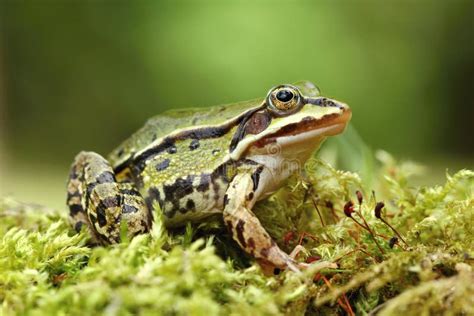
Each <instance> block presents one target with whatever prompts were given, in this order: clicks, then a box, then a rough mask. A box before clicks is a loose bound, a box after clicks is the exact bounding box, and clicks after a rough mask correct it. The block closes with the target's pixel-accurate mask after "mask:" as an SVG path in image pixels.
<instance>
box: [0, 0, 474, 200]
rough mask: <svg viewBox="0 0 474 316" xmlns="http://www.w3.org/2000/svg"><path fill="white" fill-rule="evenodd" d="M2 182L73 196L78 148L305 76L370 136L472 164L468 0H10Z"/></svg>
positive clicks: (51, 196) (471, 9)
mask: <svg viewBox="0 0 474 316" xmlns="http://www.w3.org/2000/svg"><path fill="white" fill-rule="evenodd" d="M0 12H1V13H0V146H1V148H0V153H1V154H0V181H1V182H0V195H1V196H3V195H12V196H14V197H17V198H20V199H22V200H26V201H36V202H39V203H44V204H48V205H52V206H55V207H63V206H62V205H63V200H64V195H65V194H64V193H65V190H64V186H65V181H66V176H67V173H68V169H69V165H70V163H71V161H72V159H73V157H74V155H75V154H76V153H77V152H78V151H80V150H82V149H87V150H94V151H97V152H99V153H102V154H106V153H108V152H109V151H110V150H111V149H113V148H114V147H115V146H116V145H117V144H118V143H120V142H121V141H122V140H123V139H124V138H126V137H127V136H128V135H130V133H132V132H133V131H134V130H136V129H137V128H139V127H140V126H141V125H142V124H143V122H144V121H145V120H146V119H147V118H148V117H150V116H152V115H155V114H157V113H159V112H161V111H163V110H165V109H171V108H177V107H189V106H207V105H214V104H219V103H229V102H235V101H239V100H246V99H250V98H254V97H259V96H264V95H265V93H266V92H267V90H268V89H269V88H270V87H271V86H273V85H275V84H279V83H288V82H294V81H298V80H301V79H307V80H311V81H313V82H315V83H316V84H317V85H318V86H319V87H320V88H321V90H322V91H323V94H324V95H327V96H331V97H334V98H336V99H339V100H343V101H345V102H347V103H348V104H349V105H350V106H351V107H352V109H353V113H354V115H353V126H354V127H355V128H356V129H357V130H358V131H359V133H360V134H361V136H362V138H363V139H364V141H365V142H366V143H367V144H368V145H369V146H370V147H371V148H373V149H377V148H383V149H385V150H387V151H389V152H391V153H393V154H394V155H395V156H396V157H400V158H412V159H415V160H417V161H420V162H421V163H423V164H426V165H428V166H429V168H430V169H429V171H430V174H432V175H435V179H437V176H436V175H440V174H443V173H444V171H445V169H446V168H449V170H451V171H455V170H456V169H459V168H462V167H471V168H472V167H473V161H474V159H473V157H474V135H473V127H472V126H473V124H474V98H473V96H472V93H473V88H474V40H473V39H474V37H473V31H474V2H473V1H469V0H466V1H458V0H453V1H436V0H432V1H429V0H425V1H377V0H368V1H334V0H328V1H239V2H233V1H189V2H184V1H168V2H162V1H130V2H125V1H124V2H119V1H113V2H112V1H63V2H61V1H1V2H0Z"/></svg>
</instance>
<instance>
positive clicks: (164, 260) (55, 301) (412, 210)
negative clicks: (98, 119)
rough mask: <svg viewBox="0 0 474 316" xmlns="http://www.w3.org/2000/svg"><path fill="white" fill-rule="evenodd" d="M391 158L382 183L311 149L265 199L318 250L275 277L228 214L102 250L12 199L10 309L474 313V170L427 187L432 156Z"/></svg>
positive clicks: (50, 215) (5, 216) (4, 274)
mask: <svg viewBox="0 0 474 316" xmlns="http://www.w3.org/2000/svg"><path fill="white" fill-rule="evenodd" d="M378 158H379V160H380V161H381V162H382V163H381V166H380V168H379V170H378V172H377V174H376V178H377V179H378V180H377V183H376V184H375V185H374V187H375V188H376V190H375V195H374V194H372V192H371V190H369V189H368V188H364V187H363V186H362V183H363V182H362V181H361V179H360V178H359V177H358V176H357V175H356V174H353V173H348V172H341V171H338V170H335V169H333V168H332V167H331V166H329V165H328V164H326V163H323V162H321V161H318V160H311V161H310V163H309V164H307V166H306V172H305V173H304V174H305V175H304V177H303V176H298V177H294V178H292V179H290V181H288V184H287V186H286V187H284V188H283V189H282V190H280V191H279V192H277V193H276V194H275V195H273V196H272V197H271V198H270V199H268V200H267V201H264V202H262V203H260V204H258V205H257V208H256V210H255V213H256V214H257V215H258V216H259V217H260V218H261V220H262V223H263V224H264V226H266V227H267V229H268V231H269V232H270V233H271V234H272V236H273V237H274V239H275V240H276V241H277V242H278V243H279V244H280V246H281V247H282V248H284V249H285V250H286V251H291V250H292V248H293V247H295V246H296V245H297V244H299V243H302V244H303V245H304V247H305V249H306V251H305V252H304V253H302V254H301V255H300V257H299V259H300V260H316V261H315V264H314V265H313V266H312V267H311V268H310V269H308V270H307V271H304V272H303V273H301V274H295V273H291V272H283V273H281V274H280V275H278V276H274V277H266V276H264V275H263V274H262V272H261V270H260V268H259V267H258V266H257V265H255V264H253V261H252V260H251V258H249V257H247V256H245V255H244V254H243V253H242V252H241V251H240V250H239V249H238V247H236V246H235V243H233V242H232V241H231V240H229V238H228V237H226V234H225V230H223V229H222V227H221V226H220V223H219V222H218V221H216V222H213V223H212V224H207V225H201V226H199V227H191V226H188V227H186V229H184V230H183V231H181V232H168V231H167V230H166V229H165V228H164V227H163V225H162V224H161V223H160V222H159V221H158V222H156V224H155V225H154V228H153V231H152V232H151V234H148V235H144V236H139V237H136V238H134V239H133V240H131V241H126V242H124V243H122V244H120V245H115V246H110V247H106V248H104V247H95V248H90V247H88V246H87V236H86V235H85V234H84V233H81V234H74V233H73V232H72V230H71V229H70V227H69V225H68V223H67V218H66V216H65V213H64V214H63V213H62V212H58V211H55V210H49V209H47V208H44V207H42V206H38V205H29V204H23V203H20V202H17V201H15V200H12V199H8V198H3V199H1V200H0V218H1V221H0V234H1V241H0V301H1V302H2V314H4V315H14V314H31V315H49V314H72V315H74V314H92V313H107V314H114V315H115V314H117V315H127V314H145V315H146V314H170V315H225V314H232V315H247V314H255V315H278V314H287V315H298V314H299V315H303V314H305V313H307V314H314V315H328V314H333V315H335V314H341V313H346V314H347V313H349V314H350V313H354V314H356V313H357V314H364V313H369V312H370V311H377V312H378V313H380V315H399V314H400V313H408V314H420V315H427V314H447V315H451V314H452V315H459V314H463V313H464V314H472V313H474V310H473V307H472V306H474V301H473V297H474V287H473V284H474V282H473V281H474V272H473V271H472V267H473V264H474V253H473V249H474V234H473V229H472V223H474V199H473V187H474V172H472V171H469V170H462V171H459V172H458V173H456V174H454V175H448V176H447V181H446V183H445V184H444V185H442V186H436V187H416V186H413V185H412V180H411V179H412V176H413V174H416V173H418V172H419V171H420V170H421V169H420V168H419V167H418V166H416V165H414V164H411V163H398V162H397V161H395V160H394V159H393V158H392V157H390V156H389V155H388V154H386V153H383V152H382V153H379V154H378ZM357 190H359V191H360V192H361V194H360V195H359V197H358V196H357V195H356V193H355V192H356V191H357ZM360 198H361V200H362V201H361V202H362V203H361V204H360V205H359V200H360ZM350 200H352V202H353V207H350V204H347V202H348V201H350ZM380 201H384V202H385V206H384V207H383V208H381V209H379V211H380V216H379V217H380V218H381V219H383V220H384V221H385V222H386V223H388V224H389V225H390V226H391V227H392V228H393V229H392V228H391V227H390V226H389V225H387V224H386V223H384V222H383V221H382V220H381V219H380V218H377V216H375V215H376V214H374V208H375V206H376V203H377V202H380ZM348 205H349V206H348ZM344 209H346V213H347V214H348V215H350V217H349V216H347V215H346V214H345V213H344ZM367 226H368V227H367ZM395 231H396V232H395ZM397 234H398V235H397ZM395 237H396V238H395ZM402 239H403V241H405V242H406V244H405V242H403V241H402ZM327 262H336V263H337V264H338V267H337V268H331V267H330V266H329V265H328V264H327ZM349 306H350V307H349Z"/></svg>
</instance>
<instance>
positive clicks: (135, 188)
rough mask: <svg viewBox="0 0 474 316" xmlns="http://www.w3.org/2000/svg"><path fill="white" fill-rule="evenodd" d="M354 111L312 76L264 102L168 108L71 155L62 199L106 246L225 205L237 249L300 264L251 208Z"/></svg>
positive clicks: (284, 264) (277, 263) (278, 263)
mask: <svg viewBox="0 0 474 316" xmlns="http://www.w3.org/2000/svg"><path fill="white" fill-rule="evenodd" d="M350 116H351V113H350V109H349V108H348V107H347V105H345V104H343V103H340V102H338V101H335V100H330V99H327V98H325V97H320V96H319V91H318V90H317V88H316V87H315V86H314V85H313V84H311V83H309V82H301V83H298V84H295V85H281V86H277V87H275V88H273V89H272V90H270V92H269V93H268V95H267V97H266V98H265V99H264V100H261V99H260V100H253V101H248V102H242V103H237V104H230V105H223V106H216V107H212V108H208V109H199V110H180V111H174V112H167V113H164V114H163V115H161V116H157V117H155V118H152V119H150V120H149V121H148V122H147V123H146V124H145V126H144V127H143V128H142V129H140V130H139V131H137V132H136V133H135V134H134V135H132V136H131V137H130V138H129V139H128V140H126V141H125V142H124V143H123V144H121V145H120V146H119V147H118V148H117V149H116V150H114V151H113V152H112V153H111V154H110V155H109V157H108V159H105V158H103V157H102V156H100V155H98V154H96V153H92V152H81V153H79V154H78V155H77V156H76V159H75V161H74V163H73V165H72V168H71V174H70V177H69V182H68V198H67V204H68V206H69V209H70V215H71V218H72V222H73V225H74V227H75V228H76V230H80V229H81V227H82V226H83V225H86V227H87V228H88V230H89V231H90V232H91V234H92V236H93V237H94V239H95V240H96V241H97V242H99V243H101V244H110V243H118V242H120V231H121V226H122V225H126V227H127V228H128V230H127V231H128V234H129V236H130V237H133V236H135V235H137V234H141V233H146V232H148V231H149V229H150V227H151V225H152V223H153V217H154V216H162V218H163V219H164V223H165V225H167V226H168V227H176V226H181V225H184V224H185V223H186V222H188V221H193V222H199V221H205V220H206V218H208V217H209V216H210V215H212V214H216V213H222V214H223V219H224V222H225V224H226V226H227V227H228V229H229V232H230V234H231V235H232V237H233V238H234V240H235V241H236V242H237V243H238V244H239V245H240V247H242V249H244V250H245V251H246V252H248V253H249V254H251V255H252V256H254V257H255V258H256V259H258V260H259V261H260V262H263V263H265V264H267V265H270V266H273V267H278V268H290V269H292V270H298V267H301V266H302V264H299V263H296V262H295V261H294V260H293V258H292V257H291V256H290V255H288V254H286V253H285V252H283V251H282V250H280V248H279V247H278V246H277V245H276V243H275V242H274V241H273V240H272V239H271V237H270V236H269V235H268V233H267V232H266V231H265V229H264V228H263V227H262V225H261V224H260V222H259V220H258V219H257V218H256V217H255V215H254V214H253V213H252V211H251V209H252V207H253V205H254V204H255V202H256V201H258V200H260V199H263V198H265V197H267V196H268V195H270V194H271V193H273V192H274V191H275V190H276V189H278V188H279V187H280V186H281V184H282V183H283V181H284V180H285V179H286V178H287V177H288V176H289V175H290V174H292V173H293V172H295V171H297V169H298V168H301V166H302V165H303V164H304V162H305V161H306V159H308V157H309V156H310V155H311V153H312V152H313V151H314V150H315V149H317V147H319V145H320V143H321V142H322V141H323V140H324V139H325V138H326V137H327V136H331V135H336V134H339V133H341V132H342V131H343V129H344V127H345V126H346V124H347V122H348V121H349V120H350ZM122 223H124V224H122Z"/></svg>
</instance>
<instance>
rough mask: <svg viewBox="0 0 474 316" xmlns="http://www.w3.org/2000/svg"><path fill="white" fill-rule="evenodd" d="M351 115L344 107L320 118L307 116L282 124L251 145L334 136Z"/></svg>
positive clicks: (296, 141) (340, 130) (263, 145)
mask: <svg viewBox="0 0 474 316" xmlns="http://www.w3.org/2000/svg"><path fill="white" fill-rule="evenodd" d="M351 116H352V112H351V110H350V109H349V108H345V109H344V110H343V111H342V113H332V114H327V115H325V116H323V117H321V118H315V117H312V116H307V117H304V118H303V119H301V121H299V122H296V123H293V124H289V125H286V126H283V127H282V128H281V129H280V130H278V131H276V132H274V133H272V134H269V135H266V136H265V137H264V138H262V139H260V140H258V141H256V142H255V143H253V144H252V145H253V146H255V147H258V148H262V147H265V146H266V145H268V144H272V143H278V144H279V145H285V144H292V143H299V142H304V141H309V140H311V139H314V138H324V137H327V136H334V135H337V134H340V133H342V131H344V129H345V127H346V125H347V123H348V122H349V121H350V119H351Z"/></svg>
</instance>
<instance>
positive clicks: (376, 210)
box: [374, 202, 409, 248]
mask: <svg viewBox="0 0 474 316" xmlns="http://www.w3.org/2000/svg"><path fill="white" fill-rule="evenodd" d="M384 207H385V204H384V203H383V202H377V204H375V208H374V214H375V217H377V218H378V219H380V220H381V221H382V222H383V223H384V224H385V225H387V226H388V227H389V228H390V229H391V230H392V231H393V232H394V233H395V234H396V235H397V236H398V238H400V240H401V241H403V243H404V244H405V245H406V246H407V247H409V246H408V244H407V242H406V241H405V239H403V237H402V235H400V233H399V232H398V231H397V230H396V229H395V228H394V227H393V226H392V225H390V224H389V223H388V222H387V221H386V220H385V219H384V218H383V217H382V209H383V208H384ZM392 239H393V238H392ZM390 241H391V240H390ZM390 248H393V246H391V247H390Z"/></svg>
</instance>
